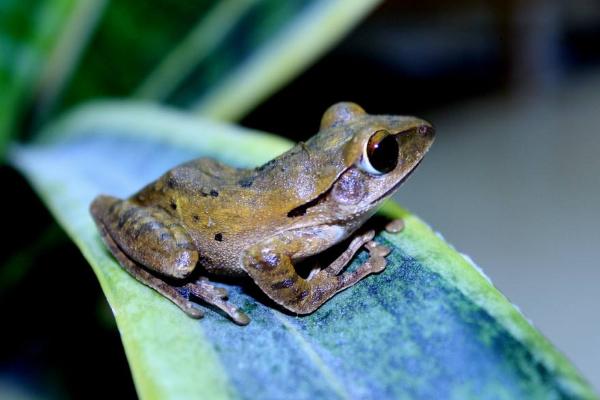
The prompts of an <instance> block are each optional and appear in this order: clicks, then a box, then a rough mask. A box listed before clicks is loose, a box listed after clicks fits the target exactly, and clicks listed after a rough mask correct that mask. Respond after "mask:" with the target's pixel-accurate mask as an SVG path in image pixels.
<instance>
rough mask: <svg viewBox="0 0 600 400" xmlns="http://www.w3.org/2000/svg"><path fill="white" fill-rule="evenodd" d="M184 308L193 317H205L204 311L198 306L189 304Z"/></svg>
mask: <svg viewBox="0 0 600 400" xmlns="http://www.w3.org/2000/svg"><path fill="white" fill-rule="evenodd" d="M182 310H183V311H184V312H185V313H186V314H187V315H188V316H189V317H191V318H194V319H200V318H202V317H204V311H202V310H201V309H199V308H198V307H196V306H193V305H191V304H190V305H189V306H188V307H185V308H182Z"/></svg>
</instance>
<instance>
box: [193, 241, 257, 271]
mask: <svg viewBox="0 0 600 400" xmlns="http://www.w3.org/2000/svg"><path fill="white" fill-rule="evenodd" d="M194 239H195V240H194V242H195V243H196V248H197V249H198V256H199V257H198V267H197V268H201V270H202V271H206V272H207V273H209V274H212V275H223V276H232V277H241V276H247V274H246V272H245V271H244V268H243V267H242V262H241V254H242V252H243V249H244V247H242V246H236V245H235V244H233V243H232V242H233V240H231V238H227V237H225V236H224V235H223V236H221V240H220V241H219V240H216V239H214V238H210V239H209V238H194ZM228 239H230V240H229V241H230V243H228ZM210 240H212V241H214V242H217V243H211V242H210Z"/></svg>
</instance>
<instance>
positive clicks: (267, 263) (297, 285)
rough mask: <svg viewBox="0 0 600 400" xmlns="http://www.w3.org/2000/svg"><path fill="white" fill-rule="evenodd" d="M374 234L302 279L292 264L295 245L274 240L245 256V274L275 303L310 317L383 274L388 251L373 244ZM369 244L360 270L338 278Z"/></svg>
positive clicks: (368, 234)
mask: <svg viewBox="0 0 600 400" xmlns="http://www.w3.org/2000/svg"><path fill="white" fill-rule="evenodd" d="M373 236H374V232H373V231H369V232H367V233H365V234H362V235H360V236H357V237H356V238H354V240H353V241H352V242H351V243H350V245H349V246H348V248H347V249H346V250H345V251H344V252H343V253H342V254H341V255H340V256H339V257H338V258H337V259H336V260H335V261H333V262H332V263H331V264H330V265H329V266H328V267H327V268H324V269H322V270H315V271H313V272H312V273H311V274H310V276H309V277H308V278H307V279H303V278H302V277H300V276H299V275H298V274H297V272H296V269H295V268H294V265H293V263H292V256H293V254H292V252H290V248H293V244H292V245H290V243H289V242H288V241H285V242H284V241H282V240H281V239H280V238H273V239H270V240H268V241H267V242H263V243H260V244H258V245H255V246H253V247H251V248H250V249H249V250H248V251H247V253H246V254H245V256H244V259H243V263H244V266H245V269H246V272H247V273H248V275H250V277H252V279H253V280H254V282H255V283H256V284H257V285H258V286H259V287H260V288H261V290H262V291H263V292H265V293H266V294H267V295H268V296H269V297H270V298H271V299H272V300H274V301H275V302H277V303H278V304H280V305H282V306H283V307H285V308H286V309H288V310H290V311H292V312H295V313H297V314H309V313H311V312H313V311H314V310H316V309H317V308H319V307H320V306H321V305H322V304H323V303H325V302H326V301H327V300H329V299H330V298H331V297H332V296H333V295H335V294H336V293H337V292H340V291H342V290H344V289H346V288H348V287H350V286H352V285H354V284H355V283H357V282H358V281H360V280H361V279H363V278H365V277H366V276H367V275H370V274H372V273H377V272H381V271H383V269H384V268H385V265H386V261H385V258H384V257H385V256H386V255H387V254H388V253H389V250H388V249H386V248H385V247H383V246H379V245H377V244H375V242H372V241H371V240H372V239H373ZM365 244H366V246H365V247H366V248H367V250H369V252H370V254H371V257H370V258H369V259H368V260H367V261H366V262H365V263H364V264H362V265H361V266H360V267H358V269H356V270H355V271H352V272H346V273H343V274H339V273H340V271H341V270H342V269H343V268H344V266H346V265H347V264H348V262H349V261H350V260H351V259H352V257H353V256H354V254H355V253H356V252H357V251H358V250H359V249H360V248H361V247H362V246H363V245H365Z"/></svg>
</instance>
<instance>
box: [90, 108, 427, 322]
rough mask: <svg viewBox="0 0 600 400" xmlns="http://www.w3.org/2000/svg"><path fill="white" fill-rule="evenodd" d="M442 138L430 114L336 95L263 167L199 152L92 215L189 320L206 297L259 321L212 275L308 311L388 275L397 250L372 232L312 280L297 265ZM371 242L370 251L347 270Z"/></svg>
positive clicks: (131, 265) (331, 241)
mask: <svg viewBox="0 0 600 400" xmlns="http://www.w3.org/2000/svg"><path fill="white" fill-rule="evenodd" d="M433 137H434V131H433V128H432V127H431V125H430V124H428V123H427V122H425V121H423V120H420V119H417V118H414V117H403V116H391V115H369V114H367V113H365V111H364V110H363V109H362V108H361V107H359V106H358V105H356V104H354V103H338V104H335V105H333V106H332V107H330V108H329V109H328V110H327V111H326V112H325V114H324V115H323V118H322V121H321V129H320V131H319V133H317V134H316V135H315V136H313V137H312V138H311V139H309V140H308V141H307V142H305V143H299V144H298V145H296V146H295V147H293V148H292V149H290V150H289V151H287V152H286V153H284V154H282V155H280V156H279V157H277V158H275V159H273V160H271V161H269V162H268V163H266V164H264V165H262V166H260V167H258V168H253V169H237V168H232V167H230V166H227V165H224V164H221V163H220V162H218V161H215V160H211V159H206V158H201V159H197V160H194V161H190V162H187V163H185V164H182V165H179V166H177V167H175V168H173V169H171V170H170V171H167V172H166V173H165V174H164V175H163V176H161V177H160V178H159V179H158V180H156V181H155V182H152V183H150V184H149V185H147V186H146V187H144V188H143V189H141V190H140V191H139V192H137V193H135V194H134V195H133V196H131V197H130V198H128V199H125V200H121V199H117V198H114V197H110V196H98V197H97V198H96V199H95V200H94V202H93V203H92V206H91V213H92V215H93V217H94V219H95V221H96V223H97V225H98V228H99V229H100V232H101V235H102V238H103V239H104V241H105V243H106V244H107V246H108V248H109V249H110V251H111V252H112V253H113V255H114V256H115V257H116V258H117V260H118V261H119V263H120V264H121V266H122V267H123V268H124V269H126V270H127V271H128V272H129V273H130V274H131V275H133V276H134V277H135V278H137V279H138V280H139V281H141V282H143V283H144V284H146V285H148V286H150V287H152V288H154V289H155V290H156V291H158V292H159V293H161V294H162V295H163V296H165V297H167V298H168V299H170V300H171V301H173V302H174V303H175V304H177V305H178V306H179V307H180V308H181V309H182V310H183V311H185V312H186V313H187V314H188V315H190V316H191V317H195V318H200V317H201V316H202V315H203V312H202V311H201V310H200V309H199V308H197V305H196V304H195V303H193V302H192V299H200V300H203V301H205V302H206V303H209V304H212V305H214V306H216V307H218V308H220V309H221V310H223V311H224V312H225V313H226V314H228V315H229V316H230V317H231V318H232V319H233V321H235V322H236V323H238V324H241V325H245V324H247V323H248V322H250V320H249V318H248V317H247V316H246V315H245V314H244V313H243V312H242V311H240V310H239V309H238V308H236V307H235V306H234V305H232V304H231V303H229V302H227V301H226V300H227V292H226V291H225V289H223V288H220V287H215V286H213V285H212V284H211V283H210V282H209V281H208V279H207V278H206V276H211V275H227V276H249V277H250V278H251V279H252V280H253V281H254V283H256V285H258V287H259V288H260V289H261V290H262V291H263V292H264V293H265V294H266V295H267V296H268V297H269V298H271V299H272V300H274V301H275V302H277V303H278V304H280V305H281V306H283V307H284V308H286V309H287V310H289V311H291V312H293V313H297V314H308V313H311V312H313V311H314V310H316V309H317V308H319V306H321V305H322V304H323V303H324V302H326V301H327V300H328V299H330V298H331V297H332V296H333V295H335V294H336V293H337V292H339V291H341V290H344V289H346V288H348V287H350V286H352V285H354V284H355V283H357V282H358V281H360V280H361V279H363V278H365V277H366V276H367V275H369V274H372V273H377V272H381V271H382V270H383V269H384V268H385V264H386V262H385V258H384V257H385V256H386V255H387V254H388V253H389V250H388V249H386V248H385V247H383V246H381V245H377V244H376V243H375V242H373V241H372V239H373V236H374V232H373V231H368V232H366V233H363V234H361V235H359V236H357V237H355V238H354V239H353V240H352V241H351V242H350V244H349V246H348V248H347V249H346V250H345V251H344V252H343V253H342V254H341V255H340V256H339V257H338V258H337V259H336V260H335V261H333V262H332V263H331V264H330V265H329V266H327V267H325V268H315V269H314V270H313V271H312V272H311V273H310V274H309V275H308V277H306V278H303V277H301V276H300V275H298V273H297V272H296V269H295V268H294V264H295V263H298V262H299V261H301V260H304V259H306V258H307V257H310V256H313V255H316V254H318V253H320V252H322V251H324V250H326V249H328V248H330V247H331V246H333V245H335V244H336V243H339V242H340V241H342V240H344V239H345V238H347V237H349V236H350V235H351V234H352V233H353V232H354V231H356V229H357V228H359V227H360V226H361V225H362V224H363V223H364V222H365V221H366V220H367V219H368V218H369V217H370V216H371V215H373V213H374V212H375V211H376V209H377V208H378V206H379V205H381V204H382V202H383V201H384V200H385V199H386V198H388V197H389V196H391V195H392V194H393V193H394V192H395V191H396V190H397V189H398V187H399V186H400V184H401V183H402V182H403V181H404V180H405V179H406V178H407V177H408V175H409V174H410V173H411V172H412V171H413V170H414V168H415V167H416V166H417V165H418V164H419V162H420V161H421V159H422V158H423V156H424V155H425V153H426V152H427V150H428V149H429V146H430V145H431V143H432V142H433ZM363 245H364V246H365V248H366V249H367V250H368V251H369V253H370V258H369V259H368V260H367V261H366V262H365V263H364V264H363V265H361V266H360V267H358V268H357V269H356V270H354V271H351V272H343V271H342V270H343V269H344V267H345V266H346V265H347V264H348V262H349V261H350V260H351V258H352V257H353V255H354V254H355V253H356V252H357V251H358V250H359V249H360V248H361V247H363ZM193 271H195V272H194V273H192V272H193Z"/></svg>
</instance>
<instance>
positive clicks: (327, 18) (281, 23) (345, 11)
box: [67, 0, 380, 119]
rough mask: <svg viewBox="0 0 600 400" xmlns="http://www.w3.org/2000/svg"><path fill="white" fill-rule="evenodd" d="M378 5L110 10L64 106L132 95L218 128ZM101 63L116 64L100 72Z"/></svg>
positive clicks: (303, 1) (260, 1)
mask: <svg viewBox="0 0 600 400" xmlns="http://www.w3.org/2000/svg"><path fill="white" fill-rule="evenodd" d="M379 2H380V0H287V1H280V0H223V1H219V2H209V1H206V0H204V1H199V2H189V1H186V0H151V1H150V2H149V3H148V5H147V6H146V7H140V6H139V2H137V1H119V2H112V3H110V4H109V6H108V7H107V11H106V14H105V18H104V20H103V21H102V23H101V25H100V27H99V30H98V33H97V35H96V36H95V38H94V40H93V43H92V45H91V46H90V47H89V48H88V51H87V53H86V55H85V58H84V62H83V65H82V68H80V70H79V71H78V73H77V75H76V76H75V79H74V81H73V85H72V87H71V89H70V90H69V94H68V96H67V97H68V101H67V104H75V103H77V102H79V101H81V100H82V99H87V98H91V97H99V96H103V97H106V96H124V95H129V94H133V95H134V96H136V97H138V98H141V99H152V100H161V101H166V102H169V103H171V104H176V105H179V106H189V107H192V108H194V109H195V110H196V111H197V112H198V113H201V114H205V115H211V116H214V117H219V118H222V119H237V118H241V117H242V116H244V115H245V114H246V113H248V112H249V111H251V110H252V109H253V108H254V107H255V106H256V105H257V104H258V103H260V102H261V101H262V100H264V99H265V98H266V97H267V96H269V95H270V94H271V93H273V92H275V91H276V90H277V89H278V88H280V87H282V86H283V85H284V84H285V83H286V82H288V81H289V80H291V79H293V78H294V77H295V76H296V75H298V74H299V73H301V72H302V71H303V70H304V69H305V68H306V67H307V66H308V65H310V64H311V63H312V62H314V61H315V60H316V59H317V58H318V57H319V56H320V55H322V54H323V53H324V52H325V51H326V50H328V49H329V48H331V47H332V46H333V45H334V44H335V43H337V41H339V40H340V39H341V38H342V36H343V35H344V34H346V33H347V32H348V31H349V30H350V29H351V28H352V27H354V26H355V25H356V24H357V23H358V21H359V20H360V19H361V18H362V17H364V16H365V15H366V14H367V13H368V12H369V11H370V10H371V9H372V8H374V7H375V5H377V4H378V3H379ZM165 16H166V17H165ZM141 38H143V40H141ZM106 60H118V62H114V63H111V65H110V68H107V66H106Z"/></svg>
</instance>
